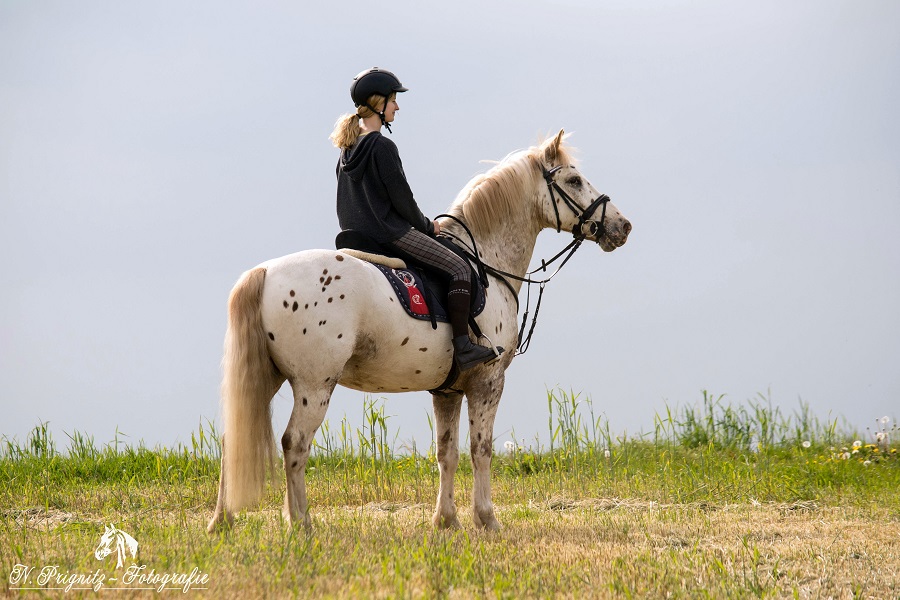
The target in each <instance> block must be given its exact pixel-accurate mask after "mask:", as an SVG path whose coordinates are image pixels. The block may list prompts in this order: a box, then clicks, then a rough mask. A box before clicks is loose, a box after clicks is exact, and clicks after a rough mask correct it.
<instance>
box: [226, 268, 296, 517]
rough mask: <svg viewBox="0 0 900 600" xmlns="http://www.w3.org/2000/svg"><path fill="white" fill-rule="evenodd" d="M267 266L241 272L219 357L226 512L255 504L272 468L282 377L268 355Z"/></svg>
mask: <svg viewBox="0 0 900 600" xmlns="http://www.w3.org/2000/svg"><path fill="white" fill-rule="evenodd" d="M265 281H266V269H265V268H262V267H257V268H255V269H251V270H250V271H247V272H246V273H244V274H243V275H242V276H241V278H240V280H238V282H237V284H235V286H234V289H232V290H231V297H230V298H229V299H228V331H227V332H226V334H225V356H224V358H223V359H222V368H223V371H224V376H223V378H222V415H223V421H224V437H223V439H222V475H221V476H222V477H223V478H224V480H225V507H226V508H227V509H228V510H229V511H232V512H234V511H238V510H240V509H242V508H245V507H248V506H253V505H255V504H257V503H258V502H259V500H260V498H261V497H262V494H263V490H264V488H265V484H266V479H267V474H269V473H271V471H272V469H273V467H274V459H275V455H276V451H275V437H274V435H273V433H272V413H271V400H272V396H274V395H275V392H276V391H277V387H278V385H280V383H281V382H282V381H283V378H281V375H280V374H279V372H278V370H277V368H276V367H275V365H274V364H273V363H272V360H271V359H270V358H269V352H268V348H267V347H266V332H265V329H264V328H263V324H262V314H261V311H260V305H261V303H262V290H263V285H264V284H265Z"/></svg>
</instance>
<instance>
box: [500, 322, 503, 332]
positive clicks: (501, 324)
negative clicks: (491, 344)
mask: <svg viewBox="0 0 900 600" xmlns="http://www.w3.org/2000/svg"><path fill="white" fill-rule="evenodd" d="M500 331H503V321H500Z"/></svg>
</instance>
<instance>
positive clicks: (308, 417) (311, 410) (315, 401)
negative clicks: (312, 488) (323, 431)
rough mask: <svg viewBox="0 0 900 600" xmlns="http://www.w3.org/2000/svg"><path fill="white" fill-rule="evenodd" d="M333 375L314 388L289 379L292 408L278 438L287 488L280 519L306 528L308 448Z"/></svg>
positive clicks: (331, 388) (328, 399)
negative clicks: (292, 397) (290, 381)
mask: <svg viewBox="0 0 900 600" xmlns="http://www.w3.org/2000/svg"><path fill="white" fill-rule="evenodd" d="M336 381H337V378H336V377H331V378H329V380H328V381H326V383H325V384H324V387H323V388H321V389H318V390H311V389H305V386H303V385H302V384H299V383H298V382H292V383H291V387H292V389H293V391H294V409H293V410H292V411H291V417H290V419H288V424H287V428H286V429H285V431H284V435H283V436H282V437H281V447H282V449H283V450H284V472H285V479H286V480H287V489H286V490H285V495H284V518H285V519H287V520H289V521H290V523H291V524H292V525H296V524H297V523H301V522H302V523H303V525H304V526H305V527H307V528H308V527H310V525H311V524H312V523H311V520H310V518H309V507H308V504H307V501H306V462H307V461H308V460H309V453H310V451H311V450H312V444H313V438H315V436H316V431H317V430H318V429H319V426H320V425H321V424H322V420H323V419H324V418H325V412H326V411H327V410H328V404H329V403H330V402H331V394H332V392H333V391H334V385H335V384H334V382H336Z"/></svg>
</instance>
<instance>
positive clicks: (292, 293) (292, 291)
mask: <svg viewBox="0 0 900 600" xmlns="http://www.w3.org/2000/svg"><path fill="white" fill-rule="evenodd" d="M294 296H295V293H294V290H291V298H293V297H294Z"/></svg>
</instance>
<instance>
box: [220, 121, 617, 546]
mask: <svg viewBox="0 0 900 600" xmlns="http://www.w3.org/2000/svg"><path fill="white" fill-rule="evenodd" d="M566 137H567V136H566V134H565V133H564V131H562V130H561V131H560V132H559V134H558V135H556V136H555V137H551V138H549V139H547V140H545V141H544V142H542V143H540V144H538V145H537V146H534V147H531V148H529V149H527V150H521V151H518V152H514V153H512V154H510V155H508V156H507V157H506V158H504V159H503V160H501V161H500V162H498V163H497V164H495V165H494V166H492V167H491V168H490V169H489V170H488V171H487V172H486V173H483V174H481V175H477V176H476V177H474V178H473V179H472V180H471V181H470V182H469V183H468V184H467V185H466V187H465V188H463V190H462V191H461V192H460V193H459V195H458V196H457V198H456V199H455V201H454V202H453V204H452V205H451V207H450V209H449V213H448V214H447V215H442V216H441V217H439V221H440V225H441V230H442V232H444V233H446V234H448V235H450V236H451V237H453V238H455V239H457V240H459V241H460V243H461V244H463V245H465V246H467V248H468V250H469V251H472V252H474V251H475V250H476V248H475V246H477V251H478V255H479V256H480V258H481V260H482V261H483V263H484V264H485V265H489V268H488V272H489V273H490V277H488V279H489V280H490V279H493V280H494V283H495V285H490V288H489V290H488V295H487V299H486V304H485V308H484V310H483V311H482V312H481V314H480V315H479V316H478V317H477V318H476V324H477V325H478V327H479V329H480V330H481V331H482V332H484V333H486V334H488V335H489V336H490V338H491V341H492V342H493V343H495V344H496V345H497V346H502V347H505V348H508V349H514V348H516V347H517V345H518V343H519V341H520V338H521V334H520V333H519V332H518V331H517V312H518V294H519V291H520V289H521V286H522V283H523V281H527V280H528V279H527V277H524V275H525V274H526V271H527V269H528V265H529V262H530V260H531V256H532V252H533V250H534V246H535V242H536V240H537V236H538V234H539V233H540V232H541V230H543V229H547V228H555V229H556V230H557V231H561V230H565V231H569V232H572V233H573V235H574V236H575V238H576V240H579V239H580V240H581V241H583V240H590V241H594V242H597V243H598V244H599V246H600V247H601V248H602V249H603V250H604V251H606V252H611V251H613V250H615V249H616V248H618V247H620V246H622V245H623V244H624V243H625V242H626V240H627V238H628V234H629V233H630V231H631V223H630V222H629V221H628V220H627V219H626V218H625V217H624V216H623V215H622V214H621V213H620V212H619V210H618V209H617V208H616V207H615V206H614V205H613V204H612V203H611V202H610V201H609V198H608V197H607V196H605V195H604V196H601V195H600V194H598V192H597V190H596V189H595V188H594V187H593V186H592V185H591V184H590V182H589V181H588V180H587V179H586V178H585V177H584V176H583V175H582V174H581V173H580V172H579V171H578V169H577V167H576V165H575V164H574V162H573V159H572V156H571V149H570V148H569V147H568V145H567V144H566V143H564V138H566ZM600 209H602V217H601V218H600V220H599V221H597V220H595V219H594V218H593V217H594V216H595V214H596V213H597V212H598V211H599V210H600ZM469 235H471V236H472V237H471V239H469ZM228 315H229V320H228V328H227V331H226V335H225V354H224V358H223V370H224V375H223V380H222V416H223V429H224V431H223V435H222V447H221V449H222V459H221V464H222V471H221V476H220V479H219V490H218V500H217V502H216V508H215V513H214V515H213V517H212V519H211V520H210V522H209V525H208V527H207V530H208V531H209V532H210V533H213V532H215V531H216V530H217V529H219V528H220V527H221V526H223V525H225V526H227V525H231V524H232V522H233V514H234V513H235V512H236V511H238V510H241V509H243V508H248V507H252V506H254V505H256V504H257V503H258V502H259V500H260V498H261V496H262V493H263V490H264V487H265V482H266V471H267V466H268V467H271V466H272V465H273V464H274V460H275V457H276V454H277V450H276V447H275V439H274V434H273V431H272V421H271V411H270V404H271V400H272V397H273V396H274V395H275V394H276V392H277V391H278V390H279V389H280V387H281V385H282V384H283V383H284V381H285V380H287V381H288V382H289V383H290V386H291V389H292V391H293V400H294V404H293V409H292V411H291V414H290V417H289V419H288V424H287V427H286V429H285V431H284V435H283V436H282V438H281V448H282V450H283V466H284V472H285V479H286V484H287V485H286V487H287V489H286V491H285V500H284V508H283V515H284V518H285V519H286V520H287V521H289V522H290V523H291V524H292V525H293V524H302V525H304V526H305V527H307V528H309V527H310V525H311V519H310V515H309V510H308V503H307V497H306V482H305V469H306V463H307V460H308V458H309V456H310V452H311V451H312V445H313V438H314V436H315V434H316V431H317V430H318V428H319V426H320V425H321V423H322V421H323V419H324V418H325V413H326V411H327V410H328V405H329V402H330V399H331V395H332V392H333V390H334V388H335V386H336V385H338V384H340V385H343V386H345V387H348V388H351V389H355V390H360V391H364V392H372V393H378V392H384V393H394V392H411V391H426V390H436V388H438V387H439V386H441V385H442V384H443V383H444V381H445V379H446V378H447V376H448V373H449V372H450V370H451V366H452V363H453V346H452V344H451V335H450V327H449V324H446V323H439V324H437V331H435V330H433V327H434V325H433V324H432V323H430V322H427V321H421V320H416V319H413V318H410V317H409V316H408V315H407V314H406V312H405V310H404V309H403V308H402V307H401V306H400V305H399V303H398V302H396V301H395V296H394V292H393V291H392V288H391V285H390V284H389V282H388V281H387V280H386V279H385V277H384V276H383V275H382V274H381V273H380V272H379V270H378V269H377V268H376V267H375V266H374V265H372V264H371V263H369V262H366V261H363V260H359V259H357V258H354V257H353V256H350V255H348V254H346V253H344V252H341V251H339V250H306V251H302V252H297V253H295V254H291V255H288V256H284V257H281V258H276V259H273V260H269V261H267V262H264V263H262V264H260V265H259V266H257V267H255V268H253V269H250V270H248V271H246V272H245V273H244V274H243V275H242V276H241V277H240V279H239V280H238V282H237V283H236V285H235V286H234V288H233V289H232V291H231V295H230V297H229V301H228ZM514 355H515V352H514V351H510V350H508V351H506V352H504V353H503V354H502V355H501V356H500V359H499V360H496V361H494V362H493V363H491V364H485V365H479V366H478V367H475V368H473V369H471V370H468V371H465V372H463V373H462V374H461V375H460V376H459V378H458V379H457V381H456V382H455V383H454V384H453V385H452V388H450V389H445V390H443V391H434V392H433V394H432V404H433V409H434V423H435V436H436V444H437V460H438V465H439V472H440V484H439V491H438V496H437V503H436V507H435V511H434V515H433V519H432V521H433V525H434V526H435V527H436V528H459V527H460V526H461V525H460V522H459V519H458V517H457V510H456V506H455V503H454V500H453V485H454V476H455V473H456V468H457V465H458V463H459V439H458V438H459V419H460V412H461V406H462V399H463V396H465V397H466V399H467V404H468V416H469V436H470V442H471V447H470V451H471V458H472V464H473V469H474V485H473V493H472V511H473V520H474V523H475V526H476V527H478V528H483V529H487V530H496V529H499V528H500V522H499V521H498V520H497V518H496V515H495V511H494V507H493V504H492V502H491V487H490V467H491V458H492V454H493V439H494V436H493V431H494V418H495V415H496V412H497V406H498V404H499V402H500V396H501V394H502V392H503V386H504V377H505V371H506V369H507V368H508V367H509V365H510V362H511V361H512V359H513V357H514Z"/></svg>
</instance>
